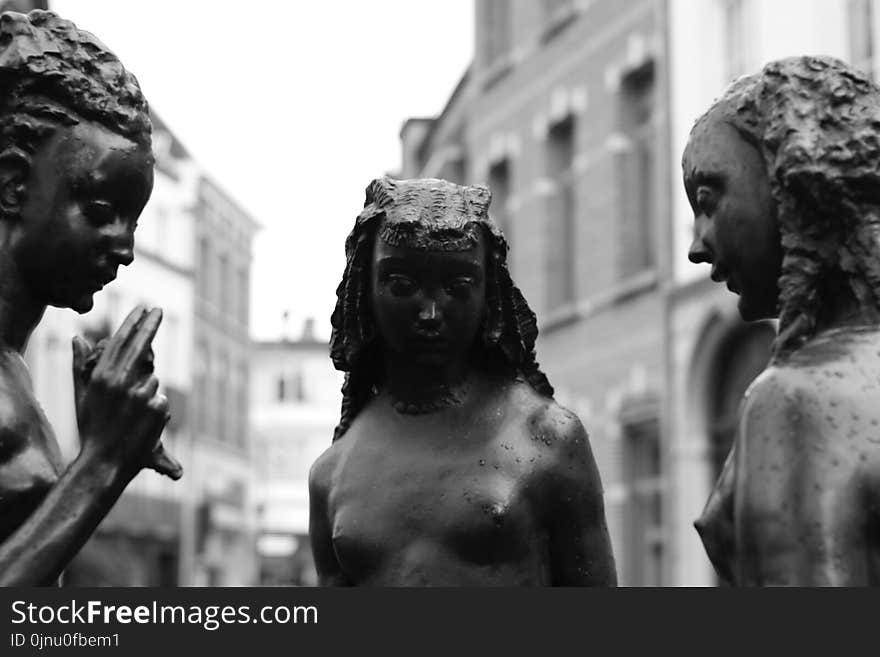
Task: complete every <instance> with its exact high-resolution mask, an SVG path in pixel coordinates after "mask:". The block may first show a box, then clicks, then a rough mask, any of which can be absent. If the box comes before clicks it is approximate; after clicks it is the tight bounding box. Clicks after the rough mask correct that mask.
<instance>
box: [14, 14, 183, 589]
mask: <svg viewBox="0 0 880 657" xmlns="http://www.w3.org/2000/svg"><path fill="white" fill-rule="evenodd" d="M150 132H151V126H150V119H149V114H148V109H147V103H146V100H145V99H144V97H143V95H142V94H141V91H140V88H139V87H138V84H137V81H136V80H135V78H134V76H132V75H131V74H130V73H128V72H127V71H126V70H125V69H124V68H123V67H122V64H121V63H120V62H119V60H118V59H117V58H116V57H115V56H114V55H113V54H112V53H111V52H110V51H109V50H107V48H106V47H105V46H104V45H103V44H102V43H101V42H99V41H98V40H97V39H95V37H93V36H92V35H91V34H89V33H87V32H84V31H81V30H79V29H77V28H76V26H75V25H74V24H73V23H71V22H69V21H65V20H62V19H61V18H59V17H58V16H56V15H55V14H53V13H51V12H45V11H33V12H31V13H30V14H28V15H24V14H18V13H11V12H10V13H6V14H3V15H2V16H0V584H2V585H6V586H9V585H16V586H32V585H44V584H51V583H53V582H55V581H57V580H58V578H59V575H60V574H61V572H62V571H63V569H64V567H65V566H66V564H67V563H68V562H69V561H70V560H71V559H72V558H73V557H74V556H75V555H76V553H77V551H78V550H79V549H80V547H81V546H82V544H83V543H84V542H85V541H86V540H87V539H88V537H89V536H90V535H91V533H92V531H93V530H94V529H95V527H96V526H97V525H98V523H99V522H100V521H101V520H102V519H103V518H104V516H105V515H106V514H107V512H108V511H109V510H110V508H111V507H112V506H113V504H114V503H115V501H116V500H117V498H118V497H119V495H120V494H121V493H122V491H123V489H124V488H125V486H126V485H128V483H129V481H131V479H132V478H133V477H134V476H135V475H136V474H137V473H138V472H139V471H140V470H141V469H142V468H143V467H151V468H153V469H155V470H157V471H158V472H162V473H164V474H167V475H168V476H171V477H173V478H177V477H179V476H180V474H181V469H180V466H179V465H178V464H177V463H176V462H175V461H174V460H173V459H171V458H170V457H169V456H168V455H167V454H165V452H164V450H163V449H162V448H161V444H160V443H159V442H158V441H159V437H160V435H161V433H162V430H163V428H164V426H165V423H166V422H167V420H168V408H167V401H166V400H165V398H164V397H163V396H162V395H159V394H157V389H158V381H157V380H156V378H155V377H154V376H152V373H151V369H152V368H151V352H150V342H151V340H152V338H153V336H154V334H155V332H156V330H157V328H158V326H159V322H160V321H161V311H160V310H159V309H153V310H150V311H148V310H147V309H145V308H137V309H136V310H134V311H133V312H132V313H131V314H130V315H129V316H128V318H127V319H126V320H125V322H124V323H123V325H122V327H121V328H120V329H119V331H118V332H117V333H116V334H115V335H113V336H112V337H111V338H110V339H109V340H108V341H107V343H106V344H105V345H103V346H102V347H101V348H100V349H99V350H98V351H96V352H94V353H93V352H92V350H91V348H90V346H89V345H88V343H87V342H85V341H84V340H82V339H81V338H74V343H73V351H74V382H75V388H76V391H75V396H76V399H75V401H76V413H77V422H78V426H79V434H80V452H79V454H78V456H77V457H76V458H75V459H74V460H73V462H72V463H70V465H68V466H67V467H64V465H63V463H62V460H61V456H60V452H59V449H58V444H57V442H56V440H55V437H54V435H53V433H52V429H51V427H50V426H49V424H48V422H47V420H46V417H45V415H44V414H43V412H42V411H41V409H40V406H39V404H38V403H37V401H36V400H35V399H34V396H33V391H32V386H31V382H30V378H29V374H28V371H27V367H26V365H25V363H24V360H23V359H22V354H23V353H24V351H25V348H26V347H27V342H28V338H29V336H30V334H31V332H32V331H33V329H34V327H35V326H36V325H37V323H38V322H39V321H40V318H41V317H42V315H43V312H44V311H45V309H46V306H48V305H52V306H58V307H62V308H72V309H74V310H76V311H77V312H80V313H84V312H87V311H88V310H90V309H91V307H92V296H93V295H94V294H95V293H96V292H97V291H98V290H100V289H101V288H102V287H103V286H104V285H106V284H108V283H109V282H110V281H112V280H113V279H114V278H115V277H116V271H117V269H118V267H119V266H120V265H123V266H125V265H128V264H130V263H131V261H132V259H133V247H134V230H135V226H136V224H137V219H138V215H140V213H141V210H142V209H143V207H144V205H145V204H146V203H147V200H148V199H149V197H150V193H151V191H152V186H153V157H152V153H151V148H150Z"/></svg>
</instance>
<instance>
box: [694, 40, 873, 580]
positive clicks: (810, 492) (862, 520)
mask: <svg viewBox="0 0 880 657" xmlns="http://www.w3.org/2000/svg"><path fill="white" fill-rule="evenodd" d="M683 169H684V183H685V188H686V190H687V194H688V198H689V199H690V202H691V205H692V207H693V209H694V215H695V219H694V221H695V226H694V239H693V243H692V245H691V248H690V259H691V260H692V261H694V262H708V263H710V264H711V265H712V279H713V280H715V281H719V282H724V281H726V283H727V287H728V288H729V289H730V290H732V291H733V292H735V293H737V294H739V295H740V299H739V309H740V313H741V315H742V317H743V318H744V319H747V320H755V319H759V318H766V317H778V318H779V332H778V335H777V338H776V341H775V343H774V350H773V356H772V358H771V362H770V364H769V366H768V368H767V369H766V370H765V371H764V372H763V373H762V374H761V375H760V376H759V377H758V378H757V379H756V380H755V382H754V383H753V384H752V386H751V387H750V388H749V390H748V392H747V393H746V397H745V400H744V402H743V406H742V410H741V417H740V425H739V432H738V435H737V437H736V441H735V443H734V447H733V450H732V452H731V454H730V456H729V457H728V460H727V463H726V465H725V467H724V469H723V472H722V474H721V477H720V478H719V481H718V483H717V484H716V487H715V490H714V492H713V493H712V495H711V497H710V499H709V501H708V503H707V505H706V509H705V511H704V512H703V515H702V516H701V517H700V519H699V520H698V521H697V523H696V526H697V529H698V531H699V532H700V535H701V537H702V539H703V543H704V545H705V547H706V550H707V552H708V554H709V557H710V558H711V560H712V562H713V563H714V565H715V567H716V569H717V570H718V572H719V574H720V575H721V576H722V577H723V578H725V579H726V580H728V581H729V582H732V583H736V584H740V585H808V586H812V585H823V586H824V585H832V586H849V585H867V584H880V532H878V528H880V525H878V522H880V517H878V515H877V509H878V508H880V403H878V400H880V249H878V245H880V242H878V240H880V88H878V86H877V85H876V84H875V83H874V82H872V81H871V80H870V79H869V78H868V77H867V76H865V75H863V74H862V73H859V72H857V71H855V70H853V69H852V68H849V67H848V66H846V65H845V64H843V63H842V62H839V61H837V60H833V59H830V58H822V57H799V58H794V59H786V60H782V61H777V62H773V63H771V64H768V65H767V66H766V67H765V68H764V69H763V70H762V71H761V72H760V73H759V74H757V75H753V76H751V77H747V78H743V79H741V80H738V81H737V82H735V83H734V84H733V85H731V87H730V88H729V89H728V90H727V91H726V93H725V94H724V96H723V97H722V98H721V99H720V100H718V101H717V102H716V103H715V104H714V105H713V106H712V107H711V109H710V110H709V111H708V112H707V113H706V114H705V115H704V116H703V117H702V118H701V119H699V121H698V122H697V123H696V125H695V126H694V128H693V130H692V132H691V136H690V140H689V142H688V145H687V148H686V149H685V152H684V157H683Z"/></svg>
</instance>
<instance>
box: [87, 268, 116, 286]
mask: <svg viewBox="0 0 880 657" xmlns="http://www.w3.org/2000/svg"><path fill="white" fill-rule="evenodd" d="M115 280H116V269H115V268H113V269H112V270H111V269H99V270H97V271H95V272H94V273H93V274H92V275H91V276H89V288H90V289H94V290H95V291H97V290H102V289H104V286H105V285H108V284H109V283H112V282H113V281H115Z"/></svg>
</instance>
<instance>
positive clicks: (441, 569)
mask: <svg viewBox="0 0 880 657" xmlns="http://www.w3.org/2000/svg"><path fill="white" fill-rule="evenodd" d="M476 388H478V389H476V390H475V391H474V393H473V394H471V395H470V397H469V399H468V401H467V402H465V403H464V404H463V405H461V406H457V407H452V408H448V409H445V410H443V411H440V412H437V413H432V414H429V415H404V414H400V413H397V412H396V411H394V410H393V409H392V406H391V403H390V400H389V399H388V398H387V397H383V396H381V395H380V396H379V397H377V398H375V399H374V400H372V401H371V402H370V403H369V404H368V405H367V407H366V408H365V409H364V410H363V411H362V412H361V413H360V414H359V415H358V417H357V418H356V420H355V422H354V423H353V424H352V426H351V428H350V429H349V430H348V432H347V433H346V434H345V435H344V436H343V437H342V438H341V439H340V440H339V441H337V442H336V443H334V445H333V446H332V447H331V448H330V449H329V450H328V451H327V452H326V453H325V454H324V455H323V456H322V457H321V459H320V460H319V462H318V463H317V464H316V466H315V469H314V470H313V474H314V473H317V475H318V478H319V479H323V480H324V484H323V486H326V487H327V489H326V492H327V503H326V514H327V516H326V522H327V527H328V531H329V533H330V536H329V538H330V540H331V541H332V549H333V553H334V555H335V558H336V560H337V561H338V566H339V568H340V569H341V573H342V574H343V575H344V578H345V579H346V580H347V583H351V584H357V585H378V586H430V585H465V586H473V585H486V586H492V585H501V586H504V585H507V586H509V585H526V586H528V585H549V584H551V583H552V582H553V579H554V574H553V567H552V560H553V546H552V545H551V542H552V540H553V538H552V530H551V527H552V518H551V517H550V516H551V508H552V505H553V504H554V503H557V502H559V503H560V506H564V503H563V502H562V501H561V500H555V499H554V498H553V496H554V489H553V488H552V487H548V486H546V485H545V481H546V480H547V479H548V478H552V477H553V476H554V474H555V473H557V471H558V470H560V469H563V470H564V469H566V468H567V469H568V471H574V470H575V469H576V470H577V471H578V472H579V473H583V472H589V467H588V466H590V465H594V464H593V462H592V455H591V454H590V453H589V448H588V446H587V445H586V435H585V434H583V440H582V441H581V443H580V444H577V442H576V441H577V440H578V439H577V438H574V439H572V440H566V439H565V438H564V436H563V434H564V433H565V428H564V427H563V426H562V425H564V424H566V423H567V422H569V423H570V422H571V418H573V417H574V416H571V415H570V414H568V413H567V411H564V410H563V409H561V408H560V407H559V406H557V405H556V404H555V403H554V402H553V401H552V400H549V399H547V398H544V397H541V396H539V395H537V394H536V393H535V392H534V391H533V390H532V389H531V388H530V386H528V385H527V384H525V383H523V382H518V381H516V382H515V381H507V382H504V383H502V384H500V385H499V384H498V383H497V382H488V381H484V382H483V383H482V384H478V385H477V386H476ZM574 421H575V422H577V420H576V418H575V419H574ZM577 425H578V427H579V426H580V424H579V422H578V423H577ZM581 431H582V429H581ZM322 473H323V474H322ZM595 478H596V481H595V482H590V484H591V490H593V489H594V490H595V491H596V495H597V496H598V498H599V500H598V502H599V504H600V506H601V488H600V487H599V482H598V476H597V475H596V476H595ZM593 487H594V488H593ZM601 532H602V533H605V526H604V515H602V517H601ZM605 538H606V539H607V534H605ZM583 547H584V546H583V545H582V544H579V543H578V541H573V542H572V548H573V549H575V550H578V549H581V548H583ZM604 559H605V556H604V555H603V556H602V557H599V558H597V561H599V562H602V561H603V560H604ZM607 559H608V560H611V557H610V549H609V551H608V555H607ZM592 565H593V564H591V566H592ZM602 567H603V568H604V567H607V564H605V563H603V564H602ZM611 570H612V571H613V561H611ZM606 583H607V582H606Z"/></svg>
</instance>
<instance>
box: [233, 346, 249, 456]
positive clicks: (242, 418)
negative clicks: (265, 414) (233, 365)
mask: <svg viewBox="0 0 880 657" xmlns="http://www.w3.org/2000/svg"><path fill="white" fill-rule="evenodd" d="M236 380H237V381H238V390H237V391H236V399H235V408H234V411H233V412H234V413H235V414H236V416H235V420H236V422H235V426H237V429H236V433H235V439H236V442H237V443H238V444H239V445H240V446H242V447H243V446H245V445H246V444H247V436H248V367H247V363H246V362H245V361H240V362H239V364H238V376H237V377H236Z"/></svg>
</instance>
